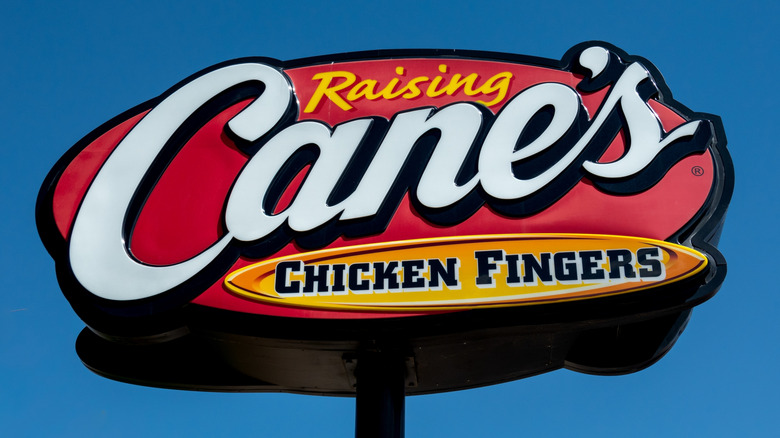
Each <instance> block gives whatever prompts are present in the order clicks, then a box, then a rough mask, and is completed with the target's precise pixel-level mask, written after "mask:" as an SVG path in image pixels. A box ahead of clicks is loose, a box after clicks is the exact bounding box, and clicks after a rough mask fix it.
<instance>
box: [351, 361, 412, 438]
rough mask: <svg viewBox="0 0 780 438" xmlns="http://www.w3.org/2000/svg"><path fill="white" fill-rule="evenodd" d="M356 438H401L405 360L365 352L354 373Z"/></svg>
mask: <svg viewBox="0 0 780 438" xmlns="http://www.w3.org/2000/svg"><path fill="white" fill-rule="evenodd" d="M355 380H356V382H355V383H356V392H357V396H356V401H355V438H403V436H404V397H405V393H404V389H405V365H404V357H403V356H402V355H401V354H398V353H394V352H365V353H362V354H361V355H359V356H358V358H357V368H356V370H355Z"/></svg>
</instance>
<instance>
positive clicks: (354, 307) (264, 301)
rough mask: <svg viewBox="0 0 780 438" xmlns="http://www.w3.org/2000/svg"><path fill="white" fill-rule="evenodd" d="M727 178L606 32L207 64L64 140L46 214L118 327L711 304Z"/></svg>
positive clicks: (719, 136)
mask: <svg viewBox="0 0 780 438" xmlns="http://www.w3.org/2000/svg"><path fill="white" fill-rule="evenodd" d="M731 185H732V182H731V163H730V161H729V158H728V154H727V152H726V150H725V138H724V135H723V128H722V126H721V124H720V120H719V119H718V118H717V117H716V116H712V115H708V114H703V113H694V112H691V111H690V110H688V109H687V108H685V107H684V106H682V105H679V104H678V103H677V102H675V101H674V100H673V99H671V93H670V92H669V90H668V88H667V87H666V85H665V84H664V83H663V81H662V78H661V76H660V74H659V73H658V72H657V70H656V69H655V67H653V66H652V64H650V63H649V62H647V61H646V60H643V59H641V58H637V57H632V56H628V55H626V54H624V53H623V52H622V51H620V50H619V49H616V48H614V47H612V46H609V45H608V44H604V43H587V44H582V45H579V46H577V47H574V48H573V49H571V50H570V51H569V52H568V53H567V54H566V55H564V57H563V59H562V60H561V61H556V60H545V59H540V58H530V57H523V56H518V55H507V54H496V53H484V52H459V51H396V52H370V53H365V54H361V53H357V54H346V55H337V56H331V57H322V58H312V59H304V60H297V61H289V62H281V61H276V60H271V59H267V58H246V59H239V60H235V61H229V62H226V63H222V64H218V65H215V66H213V67H210V68H208V69H206V70H204V71H202V72H199V73H197V74H195V75H193V76H192V77H190V78H188V79H186V80H184V81H182V82H181V83H179V84H177V85H176V86H174V87H173V88H171V89H170V90H169V91H167V92H166V93H164V94H163V95H162V96H160V97H158V98H155V99H152V100H150V101H148V102H146V103H143V104H141V105H139V106H138V107H136V108H133V109H131V110H129V111H127V112H126V113H124V114H122V115H120V116H118V117H116V118H114V119H113V120H111V121H109V122H108V123H106V124H105V125H103V126H102V127H100V128H98V129H97V130H95V131H94V132H93V133H91V134H90V135H88V136H87V137H85V138H84V139H83V140H82V141H80V142H79V143H78V144H77V145H76V146H74V148H73V149H71V151H70V152H68V153H67V154H66V155H65V156H64V157H63V158H62V159H61V160H60V162H59V163H58V164H57V165H56V166H55V167H54V169H53V170H52V172H51V173H50V175H49V177H48V178H47V180H46V182H45V183H44V186H43V188H42V190H41V194H40V196H39V199H38V207H37V217H38V224H39V229H40V232H41V235H42V238H43V240H44V242H45V244H46V245H47V248H48V249H49V251H50V252H51V253H52V255H53V257H54V258H55V260H56V261H57V263H58V267H59V272H60V273H61V275H60V278H61V283H62V287H63V290H64V291H65V293H66V295H67V296H68V298H69V299H70V300H71V302H72V303H73V304H74V308H76V309H77V311H78V312H80V314H81V315H82V317H83V318H85V320H94V321H98V322H96V323H95V324H94V325H101V324H102V325H105V326H106V327H109V329H106V330H109V331H110V326H111V323H110V322H108V321H109V320H110V318H111V317H114V316H118V317H121V318H122V319H123V321H127V318H130V319H132V318H133V317H134V316H135V315H154V314H157V313H159V314H169V313H170V312H175V311H176V310H177V309H180V308H182V307H184V306H187V305H197V306H201V307H203V308H216V309H221V310H229V311H238V312H242V313H246V314H256V315H264V316H283V317H295V318H314V319H367V318H368V319H378V318H395V317H400V316H404V317H414V316H424V315H428V314H432V313H440V312H443V311H444V312H446V311H458V310H467V309H479V308H491V307H512V306H526V307H527V306H531V305H539V304H549V305H554V304H555V303H558V302H561V301H574V300H587V299H597V298H600V297H608V296H616V295H626V294H640V293H641V294H651V293H652V292H653V291H655V290H661V289H663V290H671V289H674V285H675V284H682V283H685V284H686V285H687V286H686V288H688V289H691V288H692V290H693V292H691V293H685V294H682V295H681V296H682V298H681V300H683V301H685V302H689V303H693V302H698V301H701V300H702V299H703V298H706V297H708V296H710V295H712V294H713V293H714V292H715V290H717V287H718V286H719V285H720V283H721V282H722V280H723V276H724V275H725V262H724V261H723V258H722V256H721V255H720V254H719V253H718V251H717V249H716V248H715V247H714V246H713V244H712V243H711V242H712V241H714V240H716V239H715V238H716V236H717V234H718V230H719V227H720V225H721V224H722V220H723V214H724V212H725V209H726V206H727V203H728V199H729V197H730V194H731ZM694 279H696V280H695V281H693V280H694ZM691 284H693V286H691ZM688 289H686V290H688ZM691 305H692V304H691Z"/></svg>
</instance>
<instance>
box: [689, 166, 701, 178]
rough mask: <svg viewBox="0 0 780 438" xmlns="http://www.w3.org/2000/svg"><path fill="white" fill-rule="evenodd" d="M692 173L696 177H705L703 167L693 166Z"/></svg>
mask: <svg viewBox="0 0 780 438" xmlns="http://www.w3.org/2000/svg"><path fill="white" fill-rule="evenodd" d="M691 173H692V174H694V175H695V176H702V175H704V168H703V167H701V166H693V167H691Z"/></svg>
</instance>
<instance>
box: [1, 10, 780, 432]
mask: <svg viewBox="0 0 780 438" xmlns="http://www.w3.org/2000/svg"><path fill="white" fill-rule="evenodd" d="M72 3H75V4H70V5H65V4H64V2H63V3H60V2H39V1H13V0H9V1H5V2H3V5H2V6H0V55H1V58H0V59H2V62H1V63H0V79H2V81H1V82H0V83H2V89H3V92H2V103H3V104H2V105H1V106H0V121H1V122H0V123H1V124H0V126H2V129H0V153H1V154H2V155H0V156H1V157H2V159H1V160H0V166H1V167H2V171H0V181H1V182H2V184H1V185H0V187H1V188H0V205H2V215H0V233H2V237H1V238H0V242H2V246H1V247H2V250H1V251H0V269H2V275H1V276H0V281H2V287H0V291H2V293H0V425H1V426H0V427H1V429H0V430H2V431H3V432H2V434H3V435H7V436H112V437H122V436H216V435H227V434H231V435H232V436H255V437H257V436H260V437H265V436H268V437H276V436H317V437H343V436H351V435H352V434H353V427H354V400H353V399H348V398H347V399H341V398H327V397H313V396H300V395H288V394H215V393H197V392H182V391H171V390H162V389H152V388H145V387H136V386H132V385H128V384H123V383H117V382H114V381H111V380H107V379H104V378H101V377H98V376H96V375H94V374H92V373H91V372H90V371H88V370H87V369H86V368H85V367H83V366H82V365H81V363H80V361H79V359H78V357H77V356H76V353H75V350H74V342H75V339H76V336H77V334H78V333H79V331H80V330H81V329H82V328H83V323H82V322H81V321H80V320H79V319H78V318H77V317H76V316H75V314H74V313H73V311H72V310H71V308H70V306H69V305H68V303H67V301H66V300H65V298H64V297H63V296H62V294H61V293H60V291H59V288H58V285H57V282H56V278H55V273H54V263H53V261H52V260H51V258H50V257H49V256H48V254H47V253H46V251H45V250H44V248H43V245H42V244H41V243H40V239H39V238H38V236H37V232H36V229H35V223H34V204H35V199H36V195H37V192H38V189H39V187H40V184H41V182H42V181H43V178H44V177H45V175H46V173H47V172H48V171H49V169H50V168H51V166H52V165H53V164H54V162H55V161H56V160H57V159H58V158H59V157H60V156H61V155H62V154H63V153H64V152H65V151H66V150H67V149H68V148H70V147H71V146H72V145H73V143H75V142H76V141H78V140H79V139H80V138H81V137H82V136H84V135H86V134H87V133H89V132H90V131H91V130H92V129H94V128H96V127H97V126H98V125H100V124H101V123H103V122H104V121H107V120H108V119H110V118H112V117H113V116H115V115H117V114H119V113H121V112H122V111H124V110H126V109H128V108H130V107H133V106H135V105H136V104H138V103H140V102H143V101H145V100H147V99H149V98H152V97H155V96H157V95H158V94H160V93H162V92H163V91H165V90H166V89H167V88H168V87H170V86H172V85H173V84H175V83H176V82H178V81H179V80H181V79H183V78H185V77H187V76H189V75H190V74H192V73H194V72H197V71H199V70H200V69H202V68H205V67H207V66H210V65H212V64H215V63H217V62H220V61H223V60H228V59H233V58H237V57H244V56H268V57H273V58H277V59H293V58H300V57H305V56H312V55H322V54H329V53H338V52H346V51H356V50H367V49H392V48H459V49H475V50H490V51H499V52H510V53H521V54H527V55H535V56H542V57H546V58H560V57H561V56H562V55H563V54H564V52H565V51H566V50H567V49H569V48H570V47H571V46H573V45H575V44H576V43H579V42H582V41H587V40H604V41H608V42H611V43H613V44H615V45H617V46H618V47H620V48H622V49H623V50H625V51H627V52H628V53H630V54H634V55H640V56H644V57H646V58H648V59H649V60H651V61H652V62H653V63H654V64H655V65H656V66H657V67H658V68H659V69H660V71H661V72H662V73H663V74H664V77H665V78H666V82H667V84H668V85H669V87H670V88H671V89H672V91H673V92H674V96H675V98H676V99H677V100H679V101H680V102H682V103H683V104H685V105H687V106H688V107H689V108H691V109H693V110H695V111H704V112H709V113H714V114H718V115H720V116H722V118H723V122H724V126H725V129H726V134H727V136H728V141H729V146H728V147H729V149H730V151H731V154H732V157H733V161H734V164H735V168H736V177H737V184H736V190H735V193H734V198H733V201H732V203H731V207H730V210H729V213H728V217H727V221H726V228H725V231H724V233H723V236H722V239H721V243H720V249H721V251H722V252H723V253H724V254H725V256H726V257H727V260H728V263H729V274H728V277H727V279H726V282H725V284H724V285H723V287H722V289H721V291H720V292H719V293H718V294H717V295H716V296H715V297H714V298H713V299H712V300H710V301H708V302H706V303H704V304H703V305H701V306H699V307H697V308H696V309H695V311H694V313H693V317H692V320H691V322H690V324H689V326H688V328H687V329H686V331H685V332H684V333H683V336H682V337H681V338H680V339H679V341H678V342H677V344H676V346H675V347H674V348H673V349H672V351H671V352H670V353H669V354H668V355H667V356H666V357H664V358H663V359H662V360H661V361H660V362H659V363H657V364H655V365H654V366H652V367H650V368H649V369H647V370H644V371H642V372H639V373H636V374H632V375H627V376H621V377H596V376H588V375H583V374H577V373H574V372H571V371H565V370H562V371H557V372H553V373H550V374H546V375H543V376H538V377H534V378H530V379H526V380H521V381H517V382H512V383H507V384H503V385H497V386H492V387H487V388H481V389H474V390H468V391H462V392H456V393H447V394H439V395H430V396H419V397H409V398H407V411H406V417H407V421H406V431H407V436H409V437H422V436H448V437H471V436H487V437H494V436H534V437H543V436H564V435H570V436H571V435H573V436H582V437H591V436H592V437H596V436H598V437H602V436H632V437H656V436H673V437H677V436H680V437H682V436H707V437H713V436H724V437H728V436H770V435H774V434H775V433H776V426H777V421H776V420H775V419H774V418H773V417H774V415H776V414H777V411H778V407H780V402H778V393H779V392H780V373H778V371H777V363H778V360H780V350H779V348H778V345H780V329H779V327H778V318H777V312H778V311H780V294H778V293H777V291H778V286H777V283H776V282H775V281H774V280H775V279H774V277H772V276H771V275H769V274H773V275H774V274H775V273H776V268H775V265H776V263H777V262H776V261H774V260H771V258H770V256H771V255H772V254H775V255H776V253H777V251H776V248H777V247H778V246H779V244H780V239H778V233H777V219H776V218H777V216H778V213H780V199H778V194H777V192H778V190H777V188H778V187H779V185H778V183H777V175H778V172H777V166H778V164H780V148H778V147H777V140H776V132H777V116H778V111H777V108H778V104H777V95H778V93H777V77H778V70H780V62H779V61H778V55H777V53H780V47H778V41H779V40H780V38H778V36H777V29H778V26H779V25H780V23H778V17H780V8H779V7H778V6H777V3H775V2H751V1H742V2H725V1H720V2H718V1H714V2H713V1H692V2H681V1H663V2H652V1H650V2H643V3H637V4H636V6H629V5H628V3H629V2H611V3H607V4H603V5H595V4H593V3H588V2H571V3H568V2H557V1H544V2H532V4H530V5H525V4H523V2H516V1H513V2H503V1H493V2H473V1H472V2H466V1H461V0H457V1H453V2H439V3H428V2H422V1H421V2H406V1H394V2H377V3H371V2H345V3H338V2H317V3H315V4H313V5H309V4H307V3H306V2H276V3H274V4H268V5H265V4H263V2H257V1H253V2H248V1H247V2H229V1H223V2H208V3H206V4H203V5H201V4H199V3H198V2H148V3H146V4H145V5H144V4H136V3H132V4H131V3H122V5H121V6H107V5H106V3H107V2H94V3H93V4H90V3H89V2H72ZM160 3H165V5H164V6H163V5H160ZM204 3H205V2H204ZM773 250H774V251H775V252H772V251H773Z"/></svg>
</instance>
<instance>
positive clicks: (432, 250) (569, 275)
mask: <svg viewBox="0 0 780 438" xmlns="http://www.w3.org/2000/svg"><path fill="white" fill-rule="evenodd" d="M706 266H707V258H706V257H705V256H704V255H703V254H701V253H700V252H698V251H695V250H693V249H690V248H687V247H684V246H681V245H677V244H673V243H669V242H663V241H660V240H654V239H645V238H638V237H629V236H610V235H595V234H501V235H484V236H461V237H446V238H432V239H417V240H405V241H397V242H385V243H378V244H369V245H358V246H350V247H343V248H335V249H326V250H320V251H311V252H305V253H299V254H294V255H290V256H285V257H280V258H275V259H271V260H265V261H262V262H260V263H256V264H253V265H251V266H247V267H244V268H242V269H239V270H237V271H234V272H232V273H230V274H229V275H228V276H227V278H226V279H225V285H226V286H227V287H228V288H229V289H230V290H231V291H233V292H234V293H236V294H238V295H240V296H242V297H245V298H249V299H253V300H258V301H262V302H266V303H269V304H274V305H285V306H295V307H305V308H314V309H322V310H342V311H344V310H347V311H361V312H366V311H381V312H390V311H406V312H408V311H435V310H465V309H474V308H485V307H506V306H518V305H530V304H542V303H551V302H558V301H571V300H581V299H589V298H596V297H603V296H607V295H616V294H623V293H628V292H635V291H640V290H645V289H649V288H653V287H657V286H661V285H666V284H669V283H672V282H676V281H680V280H682V279H685V278H688V277H690V276H692V275H695V274H697V273H699V272H701V271H702V270H703V269H704V268H705V267H706Z"/></svg>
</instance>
